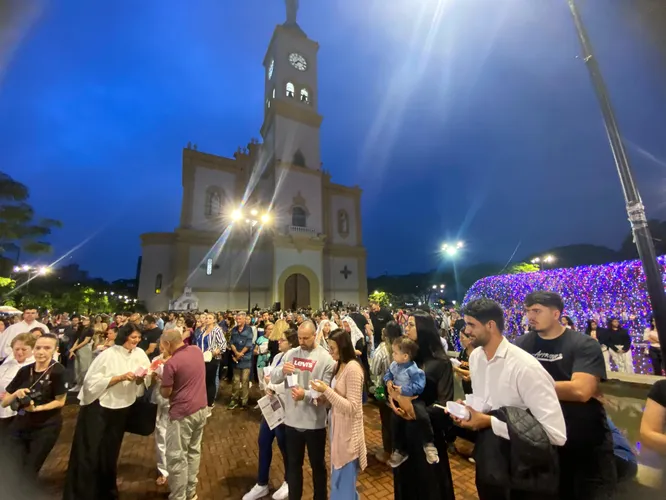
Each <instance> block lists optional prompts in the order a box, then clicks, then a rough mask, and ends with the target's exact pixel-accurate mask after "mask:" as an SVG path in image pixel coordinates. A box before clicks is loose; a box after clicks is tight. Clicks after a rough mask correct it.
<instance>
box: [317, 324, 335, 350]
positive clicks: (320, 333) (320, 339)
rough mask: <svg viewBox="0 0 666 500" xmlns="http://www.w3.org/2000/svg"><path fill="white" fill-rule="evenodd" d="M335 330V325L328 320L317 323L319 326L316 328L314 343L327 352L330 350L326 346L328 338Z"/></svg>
mask: <svg viewBox="0 0 666 500" xmlns="http://www.w3.org/2000/svg"><path fill="white" fill-rule="evenodd" d="M337 329H338V325H336V324H335V323H334V322H333V321H331V320H330V319H325V320H323V321H322V322H321V323H319V326H318V327H317V334H316V335H315V337H316V341H315V342H316V343H317V344H318V345H320V346H322V347H323V348H324V349H326V350H327V351H329V349H330V348H329V346H328V336H329V335H330V334H331V333H333V332H334V331H335V330H337ZM329 352H330V351H329Z"/></svg>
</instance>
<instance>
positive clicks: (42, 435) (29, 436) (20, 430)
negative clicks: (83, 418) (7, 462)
mask: <svg viewBox="0 0 666 500" xmlns="http://www.w3.org/2000/svg"><path fill="white" fill-rule="evenodd" d="M23 419H24V417H22V416H17V417H14V419H13V422H12V423H11V425H10V427H9V440H10V450H12V452H13V453H16V454H17V455H18V456H17V457H16V460H17V462H19V463H20V464H21V467H22V468H23V470H24V471H25V474H26V475H27V476H28V477H30V478H32V479H34V478H36V477H37V474H39V470H40V469H41V468H42V465H44V462H46V458H47V457H48V456H49V453H51V450H52V449H53V447H54V446H55V444H56V441H58V436H60V431H61V429H62V419H61V418H60V417H58V418H56V419H54V420H53V422H50V423H49V424H46V425H43V426H40V427H29V426H28V425H27V424H26V423H25V422H23Z"/></svg>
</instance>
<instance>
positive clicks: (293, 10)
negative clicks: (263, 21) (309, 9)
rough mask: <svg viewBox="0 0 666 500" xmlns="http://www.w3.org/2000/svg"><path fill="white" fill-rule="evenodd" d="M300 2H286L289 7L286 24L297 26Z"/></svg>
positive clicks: (286, 0) (291, 0)
mask: <svg viewBox="0 0 666 500" xmlns="http://www.w3.org/2000/svg"><path fill="white" fill-rule="evenodd" d="M298 2H299V0H284V3H285V5H286V7H287V22H286V23H285V24H292V25H293V24H297V23H296V14H298Z"/></svg>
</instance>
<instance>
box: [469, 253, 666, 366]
mask: <svg viewBox="0 0 666 500" xmlns="http://www.w3.org/2000/svg"><path fill="white" fill-rule="evenodd" d="M665 260H666V257H659V258H658V262H659V265H660V267H661V270H662V279H663V276H664V274H665V273H666V268H665ZM540 290H547V291H551V292H557V293H559V294H560V295H561V296H562V298H563V299H564V314H565V315H567V316H569V317H571V318H572V319H573V321H574V323H575V324H576V330H578V331H581V332H584V331H585V328H586V326H587V322H588V320H590V319H594V320H596V321H597V322H598V324H599V327H605V326H606V323H607V321H608V320H609V319H610V318H618V319H620V322H621V323H622V326H623V327H624V328H627V329H628V330H629V334H630V335H631V342H632V355H633V360H634V368H635V370H636V373H643V374H652V364H651V363H650V360H649V358H648V356H647V355H646V352H645V351H646V344H645V343H644V341H643V332H644V330H645V328H646V327H647V326H648V323H649V318H650V315H651V313H652V311H651V308H650V301H649V299H648V295H647V290H646V287H645V275H644V274H643V268H642V267H641V262H640V261H639V260H630V261H625V262H617V263H612V264H604V265H602V266H581V267H573V268H566V269H553V270H549V271H540V272H533V273H522V274H508V275H502V276H490V277H488V278H483V279H481V280H479V281H477V282H476V283H474V285H472V287H471V288H470V289H469V291H468V292H467V295H466V296H465V303H467V302H469V301H470V300H474V299H478V298H481V297H486V298H489V299H493V300H495V301H497V302H498V303H500V304H501V305H502V307H503V308H504V311H505V314H506V328H505V334H506V335H507V337H508V338H509V339H515V337H517V336H519V335H522V334H523V333H524V327H523V325H521V322H522V320H523V315H524V307H523V302H524V300H525V297H526V296H527V295H528V294H530V293H532V292H536V291H540Z"/></svg>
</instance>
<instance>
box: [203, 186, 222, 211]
mask: <svg viewBox="0 0 666 500" xmlns="http://www.w3.org/2000/svg"><path fill="white" fill-rule="evenodd" d="M221 214H222V193H221V191H220V189H219V188H217V187H214V186H211V187H209V188H208V189H207V190H206V205H205V207H204V215H205V216H206V217H207V218H209V219H210V218H213V217H219V216H220V215H221Z"/></svg>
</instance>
